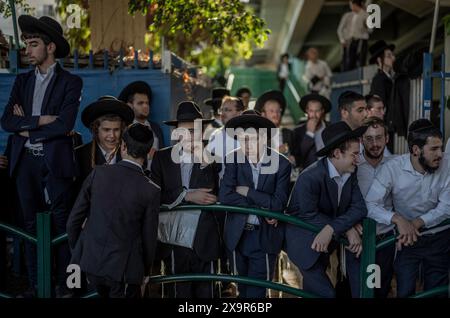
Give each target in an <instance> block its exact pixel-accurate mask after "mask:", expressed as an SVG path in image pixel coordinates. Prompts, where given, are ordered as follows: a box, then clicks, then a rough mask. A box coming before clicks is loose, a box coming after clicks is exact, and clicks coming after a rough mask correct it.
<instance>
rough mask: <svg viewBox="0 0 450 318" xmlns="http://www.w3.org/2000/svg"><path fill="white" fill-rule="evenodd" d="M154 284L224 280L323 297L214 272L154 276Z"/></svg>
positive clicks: (309, 296) (152, 278) (287, 287)
mask: <svg viewBox="0 0 450 318" xmlns="http://www.w3.org/2000/svg"><path fill="white" fill-rule="evenodd" d="M149 281H150V282H151V283H153V284H158V283H175V282H186V281H223V282H235V283H238V284H244V285H252V286H258V287H264V288H269V289H273V290H278V291H282V292H285V293H288V294H292V295H295V296H298V297H302V298H321V297H320V296H317V295H314V294H311V293H308V292H305V291H303V290H301V289H297V288H294V287H290V286H286V285H283V284H278V283H274V282H270V281H267V280H260V279H255V278H249V277H245V276H231V275H214V274H186V275H169V276H152V277H150V280H149Z"/></svg>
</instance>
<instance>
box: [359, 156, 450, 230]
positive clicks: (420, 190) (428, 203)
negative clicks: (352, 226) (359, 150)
mask: <svg viewBox="0 0 450 318" xmlns="http://www.w3.org/2000/svg"><path fill="white" fill-rule="evenodd" d="M448 161H449V160H448V158H445V159H444V160H443V161H442V162H441V167H440V168H439V169H438V170H437V171H435V172H434V173H431V174H430V173H425V174H421V173H419V172H418V171H416V170H415V169H414V167H413V166H412V163H411V159H410V154H409V153H408V154H404V155H401V156H398V157H396V158H392V159H390V160H388V161H387V162H386V163H385V164H384V165H383V166H382V167H381V169H380V171H379V172H378V173H377V175H376V177H375V180H374V181H373V183H372V185H371V187H370V189H369V192H368V193H367V196H366V203H367V209H368V217H370V218H372V219H374V220H375V221H377V222H379V223H382V224H387V225H388V224H391V223H392V216H393V215H394V212H396V213H399V214H400V215H402V216H403V217H404V218H406V219H407V220H413V219H415V218H417V217H420V218H421V219H422V220H423V221H424V223H425V228H430V227H433V226H436V225H438V224H440V223H441V222H442V221H444V220H445V219H447V218H449V217H450V173H449V168H450V165H449V163H448ZM389 194H391V195H392V205H391V206H390V207H389V206H387V205H386V204H385V201H386V199H387V198H388V196H389ZM392 207H394V208H392ZM448 227H449V226H443V227H438V228H436V229H433V230H432V231H425V232H424V233H423V234H429V233H437V232H440V231H442V230H443V229H445V228H448Z"/></svg>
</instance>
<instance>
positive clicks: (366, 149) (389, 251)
mask: <svg viewBox="0 0 450 318" xmlns="http://www.w3.org/2000/svg"><path fill="white" fill-rule="evenodd" d="M364 125H365V126H367V127H368V128H367V130H366V132H365V133H364V135H363V138H362V144H363V151H362V152H361V154H360V159H359V164H358V172H357V173H358V184H359V188H360V190H361V194H362V195H363V197H364V198H365V197H366V195H367V192H368V191H369V188H370V186H371V184H372V182H373V180H374V178H375V176H376V174H377V172H378V171H379V170H380V169H381V167H382V166H383V164H384V163H385V162H386V161H387V160H389V158H390V157H389V156H386V155H385V154H384V151H385V149H386V144H387V143H388V140H389V135H388V134H387V127H386V125H385V124H384V122H383V120H382V119H380V118H378V117H369V118H367V120H366V121H365V122H364ZM393 228H394V226H393V225H384V224H378V225H377V241H381V240H383V239H384V238H386V237H388V236H391V235H393V234H394V231H393ZM394 254H395V246H394V245H389V246H386V247H385V248H383V249H382V250H378V251H377V254H376V263H377V265H379V266H380V268H381V288H380V289H375V296H376V297H382V298H386V297H387V295H388V293H389V290H390V287H391V280H392V274H393V271H394V268H393V262H394Z"/></svg>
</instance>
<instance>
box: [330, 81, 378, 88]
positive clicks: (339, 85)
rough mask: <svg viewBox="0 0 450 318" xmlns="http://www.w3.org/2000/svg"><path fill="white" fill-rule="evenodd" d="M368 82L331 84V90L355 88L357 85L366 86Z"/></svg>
mask: <svg viewBox="0 0 450 318" xmlns="http://www.w3.org/2000/svg"><path fill="white" fill-rule="evenodd" d="M369 83H370V82H369V80H366V79H363V80H357V81H348V82H343V83H336V82H333V83H331V88H342V87H350V86H357V85H366V84H369Z"/></svg>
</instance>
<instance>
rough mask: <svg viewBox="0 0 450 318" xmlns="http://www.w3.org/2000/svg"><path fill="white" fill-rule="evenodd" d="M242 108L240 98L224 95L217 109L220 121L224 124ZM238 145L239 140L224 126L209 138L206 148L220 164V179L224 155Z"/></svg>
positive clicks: (242, 104)
mask: <svg viewBox="0 0 450 318" xmlns="http://www.w3.org/2000/svg"><path fill="white" fill-rule="evenodd" d="M244 110H245V106H244V103H243V101H242V100H241V99H240V98H237V97H229V96H226V97H224V99H223V102H222V106H221V107H220V109H219V112H220V115H221V120H222V123H223V124H224V125H226V124H227V122H228V121H229V120H230V119H232V118H234V117H237V116H239V115H240V114H241V113H242V112H243V111H244ZM238 147H239V142H238V141H237V140H234V139H233V138H232V137H230V135H228V134H227V133H226V131H225V126H223V127H220V128H218V129H217V130H216V131H215V132H214V133H213V134H212V135H211V137H210V138H209V142H208V145H207V146H206V149H207V150H208V151H209V153H211V155H213V156H215V161H216V163H218V164H221V165H222V170H221V171H220V179H222V176H223V173H224V170H225V156H226V155H227V154H228V153H230V152H232V151H233V150H235V149H236V148H238Z"/></svg>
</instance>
